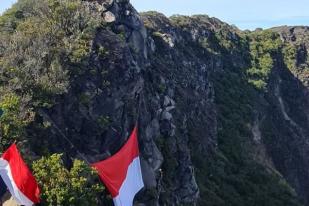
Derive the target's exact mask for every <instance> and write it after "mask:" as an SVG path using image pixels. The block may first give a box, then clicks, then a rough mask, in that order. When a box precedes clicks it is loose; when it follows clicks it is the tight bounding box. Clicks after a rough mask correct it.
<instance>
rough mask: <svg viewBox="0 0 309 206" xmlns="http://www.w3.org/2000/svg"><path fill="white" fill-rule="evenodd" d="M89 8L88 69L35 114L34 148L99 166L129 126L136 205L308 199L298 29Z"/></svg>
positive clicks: (303, 39)
mask: <svg viewBox="0 0 309 206" xmlns="http://www.w3.org/2000/svg"><path fill="white" fill-rule="evenodd" d="M87 5H88V6H89V7H90V8H96V10H98V11H100V16H101V17H100V18H102V19H103V20H104V25H102V26H101V27H99V28H98V29H97V31H96V34H95V37H94V38H93V40H92V47H91V52H90V58H89V61H88V63H89V65H90V67H91V69H88V68H83V69H84V70H86V72H84V73H81V74H79V75H76V76H75V77H74V78H71V79H70V82H69V87H68V88H69V89H68V91H67V92H66V93H64V94H62V95H59V96H58V97H57V98H56V99H55V104H54V105H53V106H52V107H47V108H46V107H45V108H40V109H38V111H36V112H37V116H36V118H35V120H34V121H33V123H31V124H30V125H29V126H28V127H27V138H28V142H29V145H30V146H29V148H31V149H32V150H31V151H32V152H33V153H34V155H37V156H40V155H43V153H44V151H43V150H42V148H43V147H44V148H47V150H48V151H49V152H50V153H53V152H57V153H64V154H65V157H66V163H67V165H68V166H70V164H71V162H70V161H71V158H70V157H72V156H73V157H76V158H83V159H84V158H86V159H87V160H88V161H89V162H95V161H99V160H102V159H105V158H107V157H109V156H111V155H112V154H114V153H116V152H117V151H118V150H119V148H121V146H122V145H123V144H124V143H125V141H126V138H127V137H128V135H129V133H130V131H131V130H132V128H133V127H134V125H135V124H138V127H139V143H140V150H141V163H142V170H143V171H142V172H143V178H144V182H145V188H144V189H143V190H142V191H141V192H140V193H139V195H138V196H137V198H136V205H139V206H146V205H147V206H152V205H153V206H157V205H168V206H170V205H171V206H174V205H213V206H215V205H216V206H219V205H222V206H223V205H225V206H226V205H231V206H232V205H233V206H234V205H235V206H236V205H237V206H248V205H271V206H277V205H278V206H279V205H280V206H284V205H286V206H292V205H293V206H296V205H297V206H299V205H306V206H308V205H309V156H308V154H309V145H308V144H309V141H308V138H309V116H308V114H309V101H308V85H309V79H308V74H309V73H308V71H309V60H308V47H309V29H308V28H307V27H280V28H274V29H271V30H267V31H255V32H248V31H240V30H239V29H237V28H235V27H233V26H230V25H228V24H226V23H224V22H221V21H220V20H218V19H216V18H210V17H208V16H206V15H195V16H191V17H188V16H179V15H176V16H172V17H170V18H167V17H165V16H164V15H163V14H160V13H157V12H146V13H142V14H139V13H138V12H137V11H136V10H135V9H134V8H133V6H132V5H131V4H130V3H129V1H128V0H97V1H87ZM275 43H276V45H275V46H274V44H275ZM94 74H95V75H94ZM38 125H48V127H47V126H46V127H44V128H43V127H42V126H38ZM42 137H44V138H42ZM66 138H67V139H69V141H70V142H72V143H73V145H74V147H73V146H72V145H71V144H68V141H67V140H66ZM77 151H79V152H77Z"/></svg>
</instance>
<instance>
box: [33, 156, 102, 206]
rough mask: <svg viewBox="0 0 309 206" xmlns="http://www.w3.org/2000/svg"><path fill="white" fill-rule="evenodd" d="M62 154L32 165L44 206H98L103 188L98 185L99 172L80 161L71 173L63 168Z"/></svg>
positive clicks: (75, 163)
mask: <svg viewBox="0 0 309 206" xmlns="http://www.w3.org/2000/svg"><path fill="white" fill-rule="evenodd" d="M61 156H62V155H61V154H53V155H51V156H50V157H43V158H41V159H40V160H37V161H35V162H34V163H33V170H34V175H35V177H36V179H37V181H38V183H39V185H40V187H41V195H42V196H41V198H42V204H43V205H50V206H52V205H63V206H69V205H85V206H86V205H89V206H90V205H98V202H99V199H98V194H99V193H101V192H103V189H104V188H103V186H102V185H101V184H100V183H95V180H97V179H98V176H97V173H96V171H94V170H93V169H91V168H90V167H89V166H88V165H86V164H85V163H84V162H82V161H80V160H74V163H73V166H72V168H71V169H70V170H68V169H66V168H65V167H64V164H63V162H62V160H61Z"/></svg>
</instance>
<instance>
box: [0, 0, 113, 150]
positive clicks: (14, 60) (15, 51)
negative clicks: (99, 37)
mask: <svg viewBox="0 0 309 206" xmlns="http://www.w3.org/2000/svg"><path fill="white" fill-rule="evenodd" d="M101 24H102V18H101V17H100V12H99V11H95V10H92V11H90V8H89V7H88V6H87V5H85V2H83V1H80V0H20V1H18V3H16V4H15V5H14V6H13V7H12V8H11V9H9V10H8V11H6V12H5V13H4V14H3V15H2V16H1V17H0V40H1V41H0V70H1V73H0V90H1V96H2V97H3V98H2V101H4V105H3V108H2V110H8V111H5V115H4V116H3V117H2V118H1V120H0V121H1V122H2V123H3V124H2V125H1V130H2V133H3V135H4V138H2V140H1V144H2V145H5V144H7V142H10V141H8V138H11V139H12V140H13V139H18V138H22V137H21V134H22V128H24V127H26V126H27V124H29V123H31V121H32V119H33V117H34V116H35V112H36V110H37V108H50V107H52V105H53V104H54V103H55V102H54V101H55V97H57V96H59V95H62V94H64V93H67V92H68V90H69V83H70V82H72V81H74V79H75V78H76V77H78V75H80V74H83V73H85V72H87V71H88V69H90V68H91V67H90V65H89V63H88V59H89V56H90V50H91V44H92V40H93V38H94V35H95V32H96V29H97V28H99V27H100V26H101ZM101 52H104V53H105V54H106V53H108V51H106V50H104V51H102V49H101ZM12 95H14V98H15V99H12V98H11V99H9V100H10V101H15V102H16V101H19V102H20V103H18V104H17V103H15V102H12V104H14V105H13V106H14V108H5V106H6V105H7V104H6V102H7V101H9V100H8V99H6V98H8V97H9V96H12ZM12 113H16V114H15V115H12ZM17 113H18V114H17ZM23 138H25V137H23ZM4 141H5V142H4Z"/></svg>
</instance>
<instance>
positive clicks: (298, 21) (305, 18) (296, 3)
mask: <svg viewBox="0 0 309 206" xmlns="http://www.w3.org/2000/svg"><path fill="white" fill-rule="evenodd" d="M0 1H1V4H0V13H1V12H3V11H4V10H5V9H6V8H8V7H9V6H10V5H12V3H14V2H15V1H16V0H0ZM131 3H132V4H133V5H134V6H135V8H136V9H137V10H138V11H149V10H155V11H159V12H162V13H164V14H165V15H167V16H170V15H173V14H184V15H192V14H207V15H209V16H212V17H217V18H219V19H221V20H223V21H225V22H227V23H230V24H235V25H236V26H238V27H239V28H241V29H255V28H257V27H262V28H269V27H274V26H279V25H308V26H309V0H189V1H188V0H131Z"/></svg>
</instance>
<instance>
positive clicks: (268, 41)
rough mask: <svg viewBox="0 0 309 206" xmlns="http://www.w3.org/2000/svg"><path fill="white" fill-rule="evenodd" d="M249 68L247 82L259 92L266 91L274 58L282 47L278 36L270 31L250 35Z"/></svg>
mask: <svg viewBox="0 0 309 206" xmlns="http://www.w3.org/2000/svg"><path fill="white" fill-rule="evenodd" d="M249 38H250V54H251V59H252V60H251V68H249V69H248V71H247V74H248V81H249V83H250V84H252V85H254V86H255V87H256V88H257V89H259V90H266V87H267V83H268V79H269V75H270V73H271V71H272V69H273V67H274V60H273V59H274V56H275V55H278V54H279V53H280V51H281V48H282V46H283V44H282V41H281V39H280V37H279V34H277V33H274V32H272V31H270V30H266V31H260V32H254V33H251V34H250V36H249Z"/></svg>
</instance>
